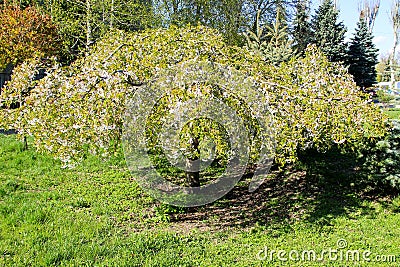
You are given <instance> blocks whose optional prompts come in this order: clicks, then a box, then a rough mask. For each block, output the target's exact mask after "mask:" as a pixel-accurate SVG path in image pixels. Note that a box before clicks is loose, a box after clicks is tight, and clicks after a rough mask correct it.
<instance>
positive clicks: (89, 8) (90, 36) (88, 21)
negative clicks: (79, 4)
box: [86, 0, 93, 51]
mask: <svg viewBox="0 0 400 267" xmlns="http://www.w3.org/2000/svg"><path fill="white" fill-rule="evenodd" d="M90 1H91V0H86V49H87V51H89V46H90V45H91V44H92V39H93V34H92V5H91V2H90Z"/></svg>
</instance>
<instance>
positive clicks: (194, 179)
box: [186, 138, 200, 187]
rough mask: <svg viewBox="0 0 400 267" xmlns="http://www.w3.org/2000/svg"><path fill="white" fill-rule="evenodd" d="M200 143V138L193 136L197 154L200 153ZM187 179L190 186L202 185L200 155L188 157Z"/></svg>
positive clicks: (193, 144)
mask: <svg viewBox="0 0 400 267" xmlns="http://www.w3.org/2000/svg"><path fill="white" fill-rule="evenodd" d="M199 144H200V141H199V139H198V138H193V140H192V148H193V150H194V151H195V154H197V155H200V149H199ZM186 181H187V183H188V185H189V186H190V187H200V158H199V157H198V156H194V157H193V158H188V159H186Z"/></svg>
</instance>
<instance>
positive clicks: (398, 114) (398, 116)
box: [385, 109, 400, 120]
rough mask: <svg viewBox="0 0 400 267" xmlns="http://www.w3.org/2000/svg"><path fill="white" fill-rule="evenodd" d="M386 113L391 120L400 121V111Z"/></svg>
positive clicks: (391, 110)
mask: <svg viewBox="0 0 400 267" xmlns="http://www.w3.org/2000/svg"><path fill="white" fill-rule="evenodd" d="M385 113H386V114H387V115H388V116H389V118H390V119H395V120H400V109H386V110H385Z"/></svg>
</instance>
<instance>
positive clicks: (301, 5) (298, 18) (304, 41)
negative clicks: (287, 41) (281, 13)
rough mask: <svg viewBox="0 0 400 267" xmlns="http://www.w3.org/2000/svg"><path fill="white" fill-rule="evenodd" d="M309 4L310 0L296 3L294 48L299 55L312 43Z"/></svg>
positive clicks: (293, 33)
mask: <svg viewBox="0 0 400 267" xmlns="http://www.w3.org/2000/svg"><path fill="white" fill-rule="evenodd" d="M309 4H310V0H299V2H298V3H297V5H296V15H295V18H294V21H293V31H292V36H293V43H294V48H295V50H296V51H297V53H298V54H299V55H304V52H305V50H306V48H307V46H308V44H310V43H311V40H312V39H311V38H312V35H311V34H312V33H311V23H310V21H309V18H310V17H309Z"/></svg>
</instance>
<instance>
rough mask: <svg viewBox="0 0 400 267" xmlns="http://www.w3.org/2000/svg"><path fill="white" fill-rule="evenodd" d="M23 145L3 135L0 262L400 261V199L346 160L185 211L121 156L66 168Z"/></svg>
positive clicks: (280, 176)
mask: <svg viewBox="0 0 400 267" xmlns="http://www.w3.org/2000/svg"><path fill="white" fill-rule="evenodd" d="M22 148H23V145H22V143H20V142H18V141H17V140H16V139H15V137H12V136H1V135H0V266H360V265H361V266H399V265H400V246H399V244H400V213H399V212H400V198H399V197H395V194H391V195H384V194H382V192H378V191H376V190H375V189H373V188H370V187H368V186H357V185H355V184H354V181H355V179H356V175H357V174H356V172H355V171H354V170H353V168H352V166H351V164H350V163H349V161H347V160H346V159H340V160H337V158H336V157H333V160H330V161H329V158H327V161H326V162H323V161H321V160H320V159H319V160H317V159H318V157H315V160H314V159H311V160H310V162H312V164H309V165H307V166H302V167H301V168H298V169H296V170H287V171H286V172H284V173H273V174H271V175H270V177H269V179H268V180H267V181H266V183H264V184H263V186H262V187H261V188H260V189H259V190H257V191H256V192H255V193H249V192H248V191H247V190H246V185H247V181H243V182H241V183H240V184H239V185H238V186H237V187H236V188H235V189H234V190H233V191H232V192H231V193H229V194H228V195H227V196H226V197H224V198H223V199H221V200H219V201H217V202H215V203H213V204H210V205H207V206H205V207H201V208H188V209H183V208H174V207H171V206H168V205H164V204H160V203H158V202H157V201H156V200H154V199H152V198H151V197H149V196H147V195H146V194H145V193H144V192H142V191H141V189H140V187H139V186H138V185H137V184H136V183H135V181H134V179H133V178H132V177H131V175H130V173H129V172H128V171H127V169H126V168H125V167H124V164H123V161H122V160H121V159H113V160H110V161H107V162H102V161H100V160H98V159H96V158H89V159H87V160H86V161H85V162H83V164H81V165H80V166H79V167H77V168H75V169H63V168H62V167H61V166H62V165H61V163H60V162H58V161H57V160H54V159H52V158H50V157H48V156H45V155H39V154H37V153H36V152H34V150H32V149H29V150H27V151H23V149H22ZM319 158H320V157H319ZM377 195H378V196H377ZM338 241H339V243H338ZM344 241H346V242H344ZM338 245H339V248H338ZM344 245H345V246H344ZM272 250H275V251H276V252H274V253H273V254H272V257H270V254H271V251H272ZM279 250H281V252H279V253H280V254H279V255H280V256H281V258H287V260H286V261H284V260H280V259H279V258H278V255H277V254H278V252H277V251H279ZM311 250H314V251H315V252H316V257H317V258H320V257H321V254H322V252H323V251H324V250H325V251H329V250H331V253H333V254H331V255H330V256H331V258H329V254H327V253H328V252H324V253H325V254H323V255H324V256H323V260H322V261H317V260H312V258H313V257H312V256H310V257H311V260H308V256H307V255H312V252H311ZM335 250H337V253H336V254H335ZM303 251H305V252H303ZM369 251H370V253H371V254H370V255H369V259H371V261H370V262H367V261H363V259H362V254H363V253H366V254H367V256H368V252H369ZM264 252H266V255H265V253H264ZM348 252H349V253H350V254H351V253H353V252H354V253H355V252H357V253H360V254H359V255H360V261H359V262H358V261H354V260H353V258H352V257H350V256H351V255H350V254H349V255H350V256H348V257H346V253H348ZM284 253H286V254H284ZM296 253H298V254H296ZM302 253H303V254H304V259H305V260H301V258H302V257H303V256H302ZM257 255H258V256H259V257H257ZM289 256H291V258H289ZM297 256H299V260H296V257H297ZM377 256H379V257H380V259H385V260H386V262H378V261H377V260H378V258H377ZM392 256H394V257H395V258H394V260H395V261H396V262H393V259H392V258H391V257H392ZM263 258H265V259H264V260H263ZM341 258H342V260H340V259H341ZM346 258H347V259H348V260H349V261H346ZM355 258H357V256H356V254H355ZM388 261H391V262H388Z"/></svg>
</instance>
